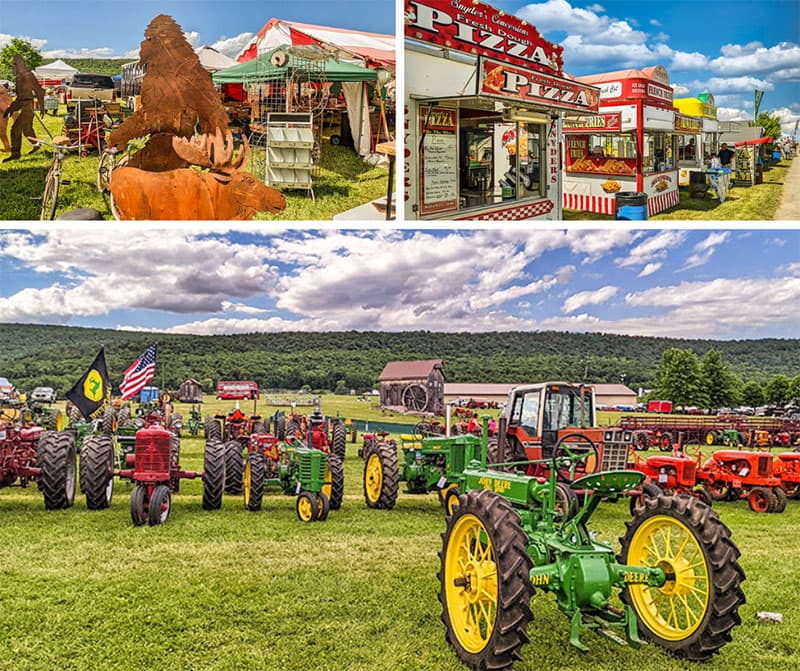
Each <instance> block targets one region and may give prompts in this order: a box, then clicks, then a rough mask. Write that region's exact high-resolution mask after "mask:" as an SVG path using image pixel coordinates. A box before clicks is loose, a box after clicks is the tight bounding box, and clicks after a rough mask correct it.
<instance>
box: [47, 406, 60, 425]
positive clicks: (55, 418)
mask: <svg viewBox="0 0 800 671" xmlns="http://www.w3.org/2000/svg"><path fill="white" fill-rule="evenodd" d="M47 430H48V431H63V430H64V414H63V413H62V412H61V411H60V410H59V409H57V408H54V409H53V410H51V411H50V417H48V419H47Z"/></svg>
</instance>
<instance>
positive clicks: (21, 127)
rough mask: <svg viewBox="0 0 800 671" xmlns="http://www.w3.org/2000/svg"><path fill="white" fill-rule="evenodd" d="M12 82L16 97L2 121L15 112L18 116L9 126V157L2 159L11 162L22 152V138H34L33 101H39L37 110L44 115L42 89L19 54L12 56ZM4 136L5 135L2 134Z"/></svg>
mask: <svg viewBox="0 0 800 671" xmlns="http://www.w3.org/2000/svg"><path fill="white" fill-rule="evenodd" d="M14 82H15V87H16V90H17V97H16V99H15V100H14V102H12V103H11V104H10V105H9V106H8V107H7V108H6V109H5V110H4V111H3V117H4V119H8V118H9V117H10V116H11V115H12V114H14V113H15V112H19V116H17V117H16V118H15V119H14V122H13V123H12V124H11V156H9V157H8V158H5V159H3V160H4V162H5V161H13V160H14V159H17V158H19V157H20V155H21V152H22V136H23V135H24V136H25V137H31V138H33V137H36V133H35V132H34V131H33V114H34V112H33V101H34V99H36V100H38V101H39V110H40V112H41V114H42V115H44V89H43V88H42V87H41V86H39V82H38V81H36V77H35V76H34V74H33V73H32V72H31V71H30V70H29V69H28V66H27V65H25V60H24V59H23V58H22V56H20V55H19V54H17V55H15V56H14ZM4 135H5V133H4ZM38 149H39V147H38V146H37V147H34V148H33V149H31V151H30V153H31V154H32V153H33V152H35V151H37V150H38Z"/></svg>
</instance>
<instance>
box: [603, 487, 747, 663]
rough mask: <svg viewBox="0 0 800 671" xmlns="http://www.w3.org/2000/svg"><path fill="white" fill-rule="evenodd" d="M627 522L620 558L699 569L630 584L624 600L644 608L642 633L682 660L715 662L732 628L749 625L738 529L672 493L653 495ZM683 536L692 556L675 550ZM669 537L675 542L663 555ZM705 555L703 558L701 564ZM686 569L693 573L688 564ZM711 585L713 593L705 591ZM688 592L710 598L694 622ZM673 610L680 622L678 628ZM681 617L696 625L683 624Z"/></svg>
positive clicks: (640, 615) (703, 601) (684, 547)
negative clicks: (742, 612) (662, 581)
mask: <svg viewBox="0 0 800 671" xmlns="http://www.w3.org/2000/svg"><path fill="white" fill-rule="evenodd" d="M625 526H626V527H627V529H626V532H625V536H624V537H623V538H620V539H619V540H620V544H621V552H620V555H619V557H618V558H617V560H618V561H619V562H620V563H622V564H632V565H638V566H643V565H646V566H656V565H659V564H660V563H661V562H663V565H666V566H668V567H669V566H673V565H675V564H678V565H685V564H688V563H689V562H691V564H692V565H694V566H695V569H694V573H692V574H690V575H689V574H687V575H684V576H683V577H682V578H681V580H682V581H683V582H681V583H678V582H677V579H673V580H672V581H670V582H669V584H668V585H665V586H664V587H662V588H658V587H649V586H647V585H628V586H627V587H626V588H625V589H623V590H622V593H621V594H620V597H621V599H622V601H623V602H624V603H626V604H629V605H630V606H632V608H633V610H634V611H635V613H636V617H637V619H638V621H639V634H640V635H641V636H642V638H644V639H645V640H648V641H650V642H652V643H654V644H656V645H658V646H660V647H662V648H664V649H665V650H667V651H669V652H670V653H671V654H673V655H675V656H677V657H682V658H684V659H688V660H691V661H706V660H708V659H711V657H713V655H714V654H715V653H717V652H719V649H720V648H721V647H722V646H723V645H725V644H726V643H727V642H728V641H730V640H731V634H730V632H731V629H733V627H735V626H736V625H738V624H740V623H741V618H740V617H739V613H738V610H739V606H741V605H742V604H744V603H745V596H744V593H743V592H742V589H741V587H740V584H741V582H742V581H743V580H744V579H745V574H744V571H743V570H742V567H741V566H740V565H739V562H738V557H739V555H740V554H741V553H740V552H739V548H737V547H736V545H735V544H734V543H733V541H732V540H731V531H730V529H729V528H728V527H727V526H725V524H724V523H723V522H722V520H721V519H720V518H719V515H718V514H717V513H716V512H715V511H714V510H712V509H711V508H709V507H708V506H705V505H703V504H702V503H700V502H699V501H697V500H696V499H693V498H691V497H689V496H666V495H662V496H658V497H656V498H652V499H647V500H646V501H645V507H644V509H643V510H642V511H640V512H639V513H637V514H636V515H635V516H634V518H633V519H632V520H631V521H630V522H626V523H625ZM665 529H666V530H667V532H668V533H667V534H666V535H664V533H663V532H664V530H665ZM681 537H683V538H684V539H685V540H684V541H683V543H682V545H680V547H681V551H682V552H683V553H691V554H689V555H688V556H687V555H686V554H682V555H681V556H678V555H676V553H675V544H677V543H680V542H681V541H680V539H681ZM665 538H666V539H670V538H672V539H675V540H674V541H670V543H671V544H670V547H665V548H664V552H663V554H662V555H661V556H659V551H660V550H661V549H662V548H661V546H662V545H665V544H666V541H665V540H664V539H665ZM654 550H655V552H654ZM698 555H700V557H702V560H703V561H702V562H700V561H696V559H695V558H696V557H697V556H698ZM676 557H677V559H678V560H679V561H677V562H676V561H675V560H676ZM682 573H684V574H686V573H691V570H690V569H687V568H683V569H682ZM703 585H705V586H706V587H705V590H706V594H702V591H701V590H702V586H703ZM686 591H692V592H693V593H698V592H700V593H701V595H702V596H703V597H705V598H704V599H699V600H698V603H700V604H701V606H700V608H702V612H700V613H694V615H696V619H695V620H694V621H693V620H692V619H691V618H689V617H688V611H689V606H688V603H689V602H688V601H687V600H686V597H685V592H686ZM665 609H666V611H667V612H666V615H665ZM670 612H671V613H673V616H674V617H675V626H671V625H670V619H671V618H670V615H669V613H670ZM679 613H683V616H682V617H680V616H679ZM679 621H680V623H691V624H686V626H684V627H683V628H681V624H679Z"/></svg>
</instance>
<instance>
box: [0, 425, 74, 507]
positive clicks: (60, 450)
mask: <svg viewBox="0 0 800 671" xmlns="http://www.w3.org/2000/svg"><path fill="white" fill-rule="evenodd" d="M75 471H76V455H75V443H74V441H73V438H72V436H71V435H70V434H69V433H67V432H66V431H44V430H42V428H41V427H39V426H20V425H14V424H8V423H0V487H11V486H13V485H15V484H18V485H19V486H20V487H27V486H28V484H29V483H30V482H31V481H35V482H36V484H37V485H38V486H39V490H40V491H41V492H42V494H43V495H44V505H45V508H47V510H58V509H61V508H69V507H70V506H72V503H73V501H74V500H75Z"/></svg>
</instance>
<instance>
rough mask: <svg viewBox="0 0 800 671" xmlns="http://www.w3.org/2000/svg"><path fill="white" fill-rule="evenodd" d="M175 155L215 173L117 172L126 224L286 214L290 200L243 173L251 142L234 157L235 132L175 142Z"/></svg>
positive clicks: (114, 178) (114, 185)
mask: <svg viewBox="0 0 800 671" xmlns="http://www.w3.org/2000/svg"><path fill="white" fill-rule="evenodd" d="M172 147H173V149H174V150H175V153H176V154H177V155H178V156H180V157H181V159H183V160H185V161H186V162H187V163H190V164H192V165H196V166H199V167H202V168H209V172H201V171H199V170H194V169H191V168H189V169H187V168H179V169H177V170H167V171H162V172H148V171H145V170H140V169H138V168H131V167H129V166H124V167H121V168H117V169H116V170H113V171H112V172H111V182H110V186H111V193H112V194H113V195H114V203H115V206H116V209H117V213H118V214H119V217H120V219H236V220H241V219H252V218H253V216H254V215H255V213H256V212H257V211H260V212H280V211H281V210H283V209H284V207H286V199H285V198H284V196H283V194H282V193H281V192H280V191H276V190H275V189H272V188H270V187H268V186H266V185H265V184H263V183H262V182H260V181H259V180H257V179H256V178H255V177H253V176H252V175H251V174H249V173H247V172H242V171H240V170H239V168H240V167H241V166H242V165H244V164H246V163H247V159H248V157H249V155H250V147H249V146H248V144H247V141H246V140H245V142H244V143H243V145H242V146H241V148H240V149H239V151H238V152H236V153H234V146H233V136H232V134H231V132H230V131H228V133H227V134H226V136H225V137H224V138H223V136H222V132H221V131H220V130H219V129H217V132H216V134H215V135H214V136H213V137H210V136H209V135H202V136H200V137H197V138H192V139H191V140H187V139H186V138H179V137H173V138H172Z"/></svg>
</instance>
